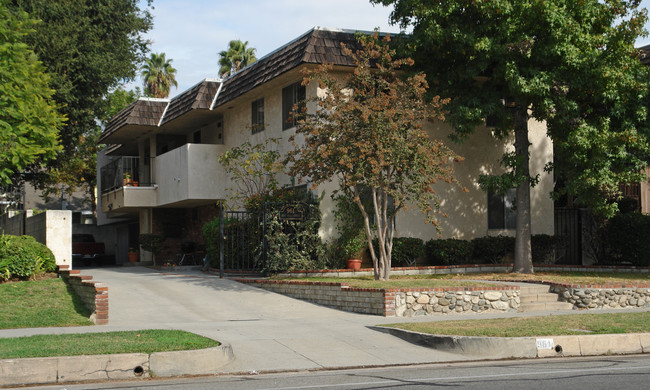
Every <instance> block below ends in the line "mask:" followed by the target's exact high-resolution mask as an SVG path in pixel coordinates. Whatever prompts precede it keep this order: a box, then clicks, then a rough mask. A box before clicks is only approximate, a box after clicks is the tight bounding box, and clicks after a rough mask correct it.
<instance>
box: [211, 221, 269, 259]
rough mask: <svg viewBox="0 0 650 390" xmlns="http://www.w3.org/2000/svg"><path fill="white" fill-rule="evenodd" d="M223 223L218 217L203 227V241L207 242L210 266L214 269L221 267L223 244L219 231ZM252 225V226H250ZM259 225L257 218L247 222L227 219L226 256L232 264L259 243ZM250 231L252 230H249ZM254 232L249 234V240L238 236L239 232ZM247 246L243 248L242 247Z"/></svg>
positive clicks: (225, 223)
mask: <svg viewBox="0 0 650 390" xmlns="http://www.w3.org/2000/svg"><path fill="white" fill-rule="evenodd" d="M220 223H221V217H216V218H214V219H213V220H211V221H208V222H206V223H205V224H204V225H203V240H204V241H205V247H206V248H205V249H206V251H207V253H208V259H209V261H210V265H212V266H213V267H215V266H219V261H220V246H221V242H220V240H219V230H220V229H221V227H220ZM249 225H250V226H249ZM257 225H259V224H258V223H257V218H249V219H246V220H239V219H237V218H226V219H225V220H224V221H223V230H224V244H225V245H224V255H225V256H226V257H228V258H229V259H230V260H232V261H231V263H233V264H234V263H235V262H236V261H235V259H238V258H239V257H241V256H240V254H242V253H244V252H246V251H248V250H250V251H252V249H253V248H255V247H256V246H257V245H258V244H259V242H260V234H255V232H256V231H257V230H259V229H260V227H259V226H257ZM249 229H250V230H249ZM243 231H246V232H253V234H249V235H248V236H247V239H245V240H241V235H240V234H236V233H237V232H243ZM244 245H245V246H246V248H245V249H244V248H242V247H241V246H244Z"/></svg>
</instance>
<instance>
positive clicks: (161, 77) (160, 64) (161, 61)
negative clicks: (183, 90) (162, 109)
mask: <svg viewBox="0 0 650 390" xmlns="http://www.w3.org/2000/svg"><path fill="white" fill-rule="evenodd" d="M171 62H172V60H168V59H166V58H165V53H151V56H150V57H149V58H148V59H147V60H146V61H145V64H144V65H143V66H142V68H141V72H142V73H141V75H142V79H143V83H144V93H145V95H146V96H149V97H155V98H166V97H167V96H169V92H170V91H171V87H172V85H173V86H175V87H178V83H177V82H176V69H174V68H173V67H172V65H171Z"/></svg>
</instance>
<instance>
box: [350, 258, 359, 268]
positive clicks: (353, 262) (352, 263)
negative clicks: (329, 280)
mask: <svg viewBox="0 0 650 390" xmlns="http://www.w3.org/2000/svg"><path fill="white" fill-rule="evenodd" d="M348 269H353V270H359V269H361V260H359V259H348Z"/></svg>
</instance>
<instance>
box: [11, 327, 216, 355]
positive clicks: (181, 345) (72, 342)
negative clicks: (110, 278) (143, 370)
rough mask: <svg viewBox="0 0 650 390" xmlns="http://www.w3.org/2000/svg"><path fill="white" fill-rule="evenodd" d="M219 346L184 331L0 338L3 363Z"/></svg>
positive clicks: (210, 340)
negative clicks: (33, 358)
mask: <svg viewBox="0 0 650 390" xmlns="http://www.w3.org/2000/svg"><path fill="white" fill-rule="evenodd" d="M218 345H219V342H217V341H214V340H212V339H209V338H206V337H203V336H199V335H196V334H194V333H189V332H185V331H180V330H139V331H129V332H107V333H87V334H66V335H38V336H30V337H16V338H6V339H3V338H0V359H19V358H30V357H50V356H77V355H107V354H115V353H152V352H162V351H182V350H189V349H202V348H210V347H216V346H218Z"/></svg>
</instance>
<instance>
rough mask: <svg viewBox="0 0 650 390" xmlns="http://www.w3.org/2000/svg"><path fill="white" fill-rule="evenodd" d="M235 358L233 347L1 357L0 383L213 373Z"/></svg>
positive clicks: (14, 383) (44, 382) (30, 383)
mask: <svg viewBox="0 0 650 390" xmlns="http://www.w3.org/2000/svg"><path fill="white" fill-rule="evenodd" d="M234 359H235V355H234V353H233V351H232V347H231V346H230V345H228V344H222V345H220V346H218V347H214V348H206V349H197V350H190V351H173V352H154V353H152V354H151V355H148V354H145V353H125V354H114V355H87V356H61V357H47V358H27V359H0V386H15V385H38V384H55V383H65V382H83V381H97V380H112V379H137V378H150V377H154V376H155V377H170V376H178V375H210V374H215V373H217V370H218V369H219V368H220V367H223V366H225V365H226V364H228V363H230V362H231V361H233V360H234Z"/></svg>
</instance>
